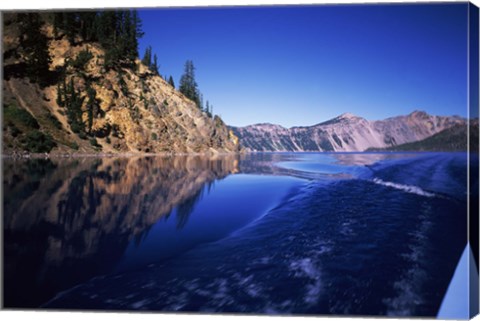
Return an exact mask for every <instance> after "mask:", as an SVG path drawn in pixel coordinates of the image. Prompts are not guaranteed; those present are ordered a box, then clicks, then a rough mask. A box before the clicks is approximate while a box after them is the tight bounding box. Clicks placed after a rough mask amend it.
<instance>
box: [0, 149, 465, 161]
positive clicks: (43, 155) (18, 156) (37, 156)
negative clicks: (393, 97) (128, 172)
mask: <svg viewBox="0 0 480 321" xmlns="http://www.w3.org/2000/svg"><path fill="white" fill-rule="evenodd" d="M260 153H265V154H274V153H322V154H405V153H469V151H386V150H384V151H381V150H369V151H348V152H345V151H328V152H326V151H245V150H244V151H239V152H211V151H208V152H158V153H141V152H122V153H29V152H17V153H7V154H5V153H2V154H1V158H2V159H42V158H43V159H60V158H114V157H121V158H129V157H173V156H181V157H186V156H208V157H216V156H229V155H247V154H260Z"/></svg>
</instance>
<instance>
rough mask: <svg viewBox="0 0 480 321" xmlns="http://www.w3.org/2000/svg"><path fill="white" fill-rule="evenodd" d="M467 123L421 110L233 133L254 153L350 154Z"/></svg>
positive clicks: (259, 126) (263, 126) (239, 129)
mask: <svg viewBox="0 0 480 321" xmlns="http://www.w3.org/2000/svg"><path fill="white" fill-rule="evenodd" d="M465 123H466V120H465V119H463V118H460V117H457V116H452V117H442V116H432V115H428V114H427V113H425V112H422V111H415V112H413V113H411V114H409V115H406V116H398V117H393V118H388V119H385V120H379V121H368V120H366V119H364V118H361V117H358V116H355V115H352V114H349V113H346V114H342V115H340V116H338V117H336V118H333V119H331V120H329V121H326V122H323V123H320V124H317V125H314V126H309V127H292V128H288V129H287V128H284V127H282V126H279V125H272V124H257V125H251V126H246V127H232V130H233V132H234V133H235V135H236V136H238V137H239V138H240V143H241V144H242V145H243V146H244V147H246V148H248V149H250V150H254V151H347V152H348V151H364V150H366V149H368V148H372V147H373V148H384V147H388V146H395V145H400V144H404V143H408V142H414V141H418V140H421V139H424V138H426V137H429V136H432V135H434V134H436V133H439V132H440V131H442V130H444V129H447V128H450V127H452V126H454V125H464V124H465Z"/></svg>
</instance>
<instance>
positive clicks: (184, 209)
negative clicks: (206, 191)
mask: <svg viewBox="0 0 480 321" xmlns="http://www.w3.org/2000/svg"><path fill="white" fill-rule="evenodd" d="M202 197H203V189H201V190H199V191H198V192H196V193H195V194H193V195H192V196H191V197H189V198H187V199H186V200H185V201H183V202H182V203H180V205H178V206H177V229H181V228H183V227H184V226H185V224H187V222H188V218H189V217H190V214H192V213H193V210H194V209H195V205H197V203H198V201H200V200H201V199H202Z"/></svg>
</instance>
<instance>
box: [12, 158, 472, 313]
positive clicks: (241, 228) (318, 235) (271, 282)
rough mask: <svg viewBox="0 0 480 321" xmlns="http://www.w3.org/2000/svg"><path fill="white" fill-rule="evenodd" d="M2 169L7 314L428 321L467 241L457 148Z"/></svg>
mask: <svg viewBox="0 0 480 321" xmlns="http://www.w3.org/2000/svg"><path fill="white" fill-rule="evenodd" d="M476 164H478V161H477V162H476ZM3 166H4V181H3V191H4V202H3V206H4V216H3V226H4V305H5V307H7V308H13V307H15V308H38V307H42V308H61V309H63V308H68V309H102V310H104V309H112V310H154V311H209V312H211V311H218V312H246V313H269V314H277V313H282V314H292V313H301V314H350V315H351V314H356V315H395V316H404V315H407V316H408V315H410V316H412V315H418V316H435V315H436V314H437V311H438V309H439V306H440V304H441V300H442V298H443V295H444V294H445V291H446V289H447V287H448V284H449V281H450V278H451V277H452V275H453V272H454V270H455V267H456V264H457V262H458V260H459V258H460V255H461V253H462V251H463V249H464V247H465V245H466V244H467V240H466V229H467V221H466V211H467V189H466V185H467V183H466V182H467V154H464V153H443V154H442V153H422V154H394V153H389V154H379V153H372V154H366V153H359V154H352V153H344V154H342V153H338V154H325V153H322V154H320V153H296V154H293V153H285V154H282V153H279V154H276V153H273V154H267V153H265V154H252V155H244V156H232V155H230V156H217V157H212V158H207V157H200V156H195V157H193V156H192V157H144V158H104V159H95V158H82V159H68V160H65V159H59V160H55V159H52V160H24V161H18V160H17V161H13V160H8V159H4V163H3ZM474 170H476V171H477V172H478V167H476V168H474ZM475 184H476V185H475ZM474 187H476V189H477V190H478V182H476V183H474Z"/></svg>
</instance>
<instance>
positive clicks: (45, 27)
mask: <svg viewBox="0 0 480 321" xmlns="http://www.w3.org/2000/svg"><path fill="white" fill-rule="evenodd" d="M3 19H4V29H3V43H2V45H3V47H2V48H3V58H4V79H3V116H4V117H3V153H5V154H14V153H22V152H37V153H38V152H41V153H43V152H51V153H97V152H103V153H119V152H133V153H157V152H176V153H183V152H189V153H190V152H235V151H238V150H239V148H240V146H239V144H238V139H237V137H235V136H234V135H233V133H232V132H231V131H229V130H228V128H227V127H226V126H225V124H224V123H223V121H222V120H221V119H220V118H219V117H217V116H215V117H213V118H212V117H209V115H208V113H206V112H204V111H202V110H200V109H199V108H198V107H197V105H196V104H195V103H194V102H192V101H191V100H189V99H187V98H186V97H185V96H184V95H182V94H181V93H180V92H178V91H177V90H175V88H173V87H172V86H171V85H170V84H168V83H167V82H166V81H165V80H164V79H162V78H161V77H160V76H158V75H157V74H156V73H154V72H153V71H152V70H151V69H150V68H147V67H146V66H144V65H143V64H142V63H141V62H140V60H138V59H136V60H135V61H134V65H135V66H134V67H133V68H132V67H124V66H120V67H115V68H106V67H105V65H106V63H105V59H107V58H106V57H108V54H107V53H106V51H105V50H104V48H103V47H102V46H101V45H100V44H99V43H97V42H91V41H86V40H84V39H82V38H81V37H78V36H77V38H76V39H75V41H73V44H72V41H71V40H69V39H68V37H67V35H66V33H63V32H58V31H56V30H55V31H54V28H53V26H52V23H51V21H52V19H53V18H52V17H51V15H49V14H41V15H40V19H41V27H40V28H41V29H40V30H41V34H42V35H43V36H45V37H46V41H47V44H48V52H49V55H50V63H49V65H48V70H46V71H45V72H44V73H43V74H42V75H41V76H42V77H43V78H42V79H44V81H43V82H39V81H36V80H35V79H32V77H31V76H30V75H29V73H28V65H27V63H26V62H28V59H31V57H29V56H28V53H27V50H25V49H24V48H25V45H23V46H22V41H24V42H25V38H26V36H25V35H24V34H22V32H21V30H22V22H21V21H19V19H18V17H17V15H16V14H4V15H3ZM32 37H33V36H32ZM27 40H28V36H27Z"/></svg>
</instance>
